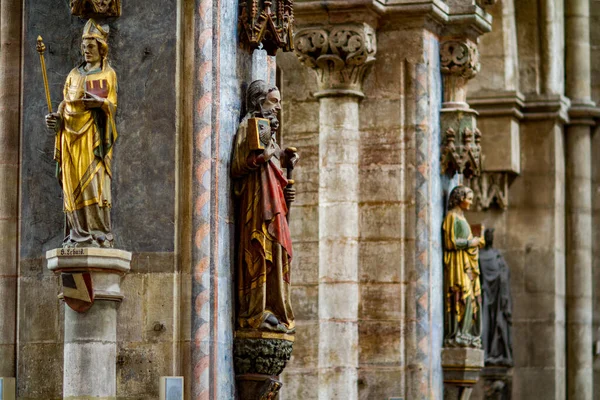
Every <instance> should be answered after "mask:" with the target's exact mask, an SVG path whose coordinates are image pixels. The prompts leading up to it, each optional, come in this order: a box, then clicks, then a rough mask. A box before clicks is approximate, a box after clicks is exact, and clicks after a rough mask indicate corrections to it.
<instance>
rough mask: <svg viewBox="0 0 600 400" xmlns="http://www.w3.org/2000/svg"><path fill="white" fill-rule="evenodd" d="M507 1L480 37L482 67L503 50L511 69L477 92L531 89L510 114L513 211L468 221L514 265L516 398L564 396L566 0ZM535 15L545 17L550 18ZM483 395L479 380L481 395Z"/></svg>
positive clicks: (498, 125) (485, 79)
mask: <svg viewBox="0 0 600 400" xmlns="http://www.w3.org/2000/svg"><path fill="white" fill-rule="evenodd" d="M505 5H506V4H505V2H504V1H502V2H498V3H497V4H496V5H495V6H494V7H492V13H493V14H494V15H500V16H501V18H502V22H503V23H502V25H498V23H497V22H498V21H495V24H494V29H495V30H496V32H492V33H491V34H490V35H489V36H487V37H484V39H483V40H482V41H481V43H480V46H479V50H480V53H481V57H482V60H483V67H484V66H485V65H486V64H489V63H486V60H490V61H491V60H494V59H496V60H497V63H502V64H503V65H504V66H505V68H504V69H502V70H498V69H497V68H494V67H492V68H489V69H488V68H482V71H481V72H480V74H479V76H478V78H477V79H476V80H474V81H473V82H474V85H475V86H476V88H477V90H478V92H477V95H478V96H481V95H486V94H490V93H491V94H493V93H494V91H498V90H503V91H510V90H516V91H521V92H522V93H523V94H524V100H525V101H524V107H523V109H521V110H520V111H521V112H523V114H524V117H523V119H520V118H517V119H515V120H513V121H514V122H513V123H516V124H517V126H518V128H517V130H516V132H518V135H519V147H520V154H517V155H518V158H519V160H518V161H519V163H520V175H519V176H517V177H516V178H514V181H513V182H512V185H511V186H510V189H509V193H508V196H509V208H508V210H506V211H500V210H498V209H490V210H488V211H485V212H472V213H470V214H471V215H470V216H469V221H470V222H471V223H483V224H484V225H485V226H486V227H493V228H495V229H496V231H495V240H494V246H495V247H497V248H499V249H501V250H502V251H503V254H504V257H505V259H506V261H507V263H508V265H509V267H510V271H511V290H512V296H513V331H512V333H513V351H514V363H515V366H514V374H513V392H512V393H513V398H515V399H529V398H544V399H563V398H565V396H566V343H565V340H566V334H565V329H566V328H565V276H566V275H565V274H566V271H565V240H566V230H565V192H564V190H565V189H564V188H565V163H566V161H565V153H564V152H565V143H564V128H563V124H564V120H563V117H562V116H561V114H560V111H561V109H560V107H561V106H560V96H561V95H562V94H563V88H564V78H563V76H562V71H563V62H564V61H563V59H562V57H557V56H556V54H562V51H563V47H562V46H564V41H563V39H562V38H563V35H564V32H563V22H562V18H563V17H562V7H561V6H560V5H553V4H552V2H537V1H529V0H526V1H525V2H519V4H518V6H517V5H516V4H515V10H514V11H515V12H514V14H513V15H510V13H507V12H506V11H502V10H501V9H502V7H503V6H505ZM555 6H556V7H555ZM500 13H501V14H500ZM538 15H544V16H546V18H545V19H544V20H543V21H544V22H542V21H541V20H540V19H539V18H537V16H538ZM507 18H512V19H513V21H512V23H513V24H514V25H516V42H517V43H512V44H511V43H506V38H507V35H511V34H514V33H515V32H512V31H511V30H510V29H507V27H509V26H510V25H509V24H507V22H509V23H510V21H506V19H507ZM498 29H500V30H503V31H504V32H498V31H497V30H498ZM507 44H508V45H509V46H513V48H514V47H515V46H516V48H517V49H518V54H515V53H511V52H510V47H508V48H507ZM507 50H508V51H507ZM513 65H517V66H518V75H513V76H509V75H507V73H506V72H507V68H506V66H509V67H510V68H509V69H508V70H512V66H513ZM508 78H511V79H508ZM515 78H517V79H515ZM535 101H546V102H550V103H553V106H552V107H553V109H552V110H550V109H549V108H548V109H545V110H540V109H535V105H534V104H533V103H534V102H535ZM499 108H500V107H499ZM517 108H519V107H517ZM491 114H493V113H491V112H490V113H489V114H486V116H485V117H484V116H482V117H481V119H482V124H481V129H482V134H483V136H484V137H485V135H486V134H490V133H491V134H496V132H494V131H495V130H496V131H502V128H503V127H502V121H494V119H493V118H494V116H493V115H491ZM563 115H564V111H563ZM484 118H487V119H484ZM519 119H520V121H519ZM483 121H485V122H483ZM485 144H486V143H485V139H484V140H483V144H482V147H483V154H484V155H486V154H491V153H490V152H495V151H497V149H496V148H494V147H493V146H488V147H486V146H485ZM516 150H517V151H519V150H518V148H517V149H516ZM513 151H514V150H513ZM490 157H491V156H490ZM484 170H485V161H484ZM531 382H536V384H535V385H532V384H531ZM480 396H482V392H481V388H478V390H477V391H476V393H474V398H482V397H480Z"/></svg>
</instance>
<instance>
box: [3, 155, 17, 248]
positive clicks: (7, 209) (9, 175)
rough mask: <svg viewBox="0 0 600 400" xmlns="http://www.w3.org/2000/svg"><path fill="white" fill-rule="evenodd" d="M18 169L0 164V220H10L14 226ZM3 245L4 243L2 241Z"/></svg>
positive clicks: (14, 166) (12, 165) (13, 165)
mask: <svg viewBox="0 0 600 400" xmlns="http://www.w3.org/2000/svg"><path fill="white" fill-rule="evenodd" d="M17 187H19V167H18V165H15V164H0V219H10V220H11V221H12V223H13V224H14V223H15V222H16V220H15V219H16V218H17V215H18V208H17V201H18V197H19V192H18V190H16V189H15V188H17ZM2 243H4V241H2Z"/></svg>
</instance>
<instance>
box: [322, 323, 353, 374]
mask: <svg viewBox="0 0 600 400" xmlns="http://www.w3.org/2000/svg"><path fill="white" fill-rule="evenodd" d="M357 365H358V325H357V323H356V322H349V321H324V320H321V321H320V322H319V366H320V367H321V368H335V369H336V370H342V369H343V368H345V367H347V368H354V367H356V366H357Z"/></svg>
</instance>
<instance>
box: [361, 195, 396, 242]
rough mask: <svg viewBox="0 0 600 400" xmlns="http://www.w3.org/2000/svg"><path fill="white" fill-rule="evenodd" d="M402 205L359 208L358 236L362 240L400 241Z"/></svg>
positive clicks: (375, 205)
mask: <svg viewBox="0 0 600 400" xmlns="http://www.w3.org/2000/svg"><path fill="white" fill-rule="evenodd" d="M404 211H405V208H404V206H403V204H400V203H388V204H386V205H385V207H382V206H381V204H362V205H361V206H360V236H361V238H363V239H375V240H381V239H401V238H402V213H403V212H404Z"/></svg>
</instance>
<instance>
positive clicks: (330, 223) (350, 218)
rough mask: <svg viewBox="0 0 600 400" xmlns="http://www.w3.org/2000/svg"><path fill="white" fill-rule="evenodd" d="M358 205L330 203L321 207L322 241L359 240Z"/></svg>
mask: <svg viewBox="0 0 600 400" xmlns="http://www.w3.org/2000/svg"><path fill="white" fill-rule="evenodd" d="M358 213H359V210H358V205H357V204H356V203H352V202H347V203H329V204H320V205H319V238H320V239H336V238H337V239H357V238H358V232H359V226H358V217H359V216H358Z"/></svg>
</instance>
